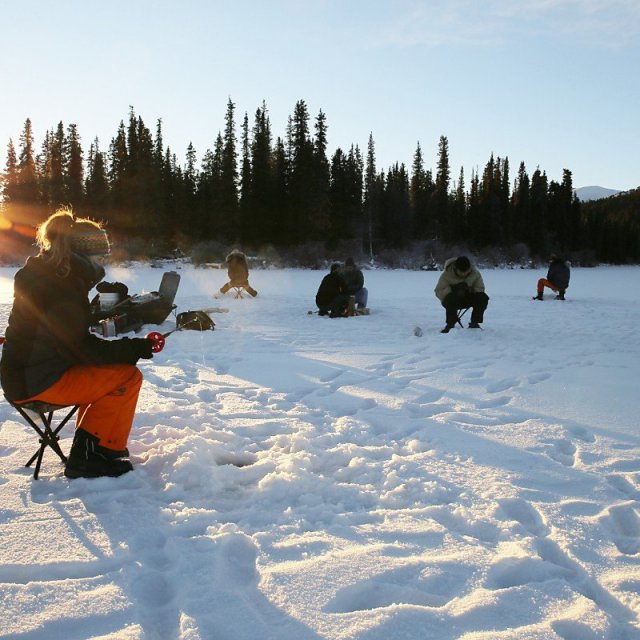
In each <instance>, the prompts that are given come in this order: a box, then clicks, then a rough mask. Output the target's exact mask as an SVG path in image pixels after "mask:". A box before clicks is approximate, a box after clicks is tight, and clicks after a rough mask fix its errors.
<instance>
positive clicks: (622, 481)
mask: <svg viewBox="0 0 640 640" xmlns="http://www.w3.org/2000/svg"><path fill="white" fill-rule="evenodd" d="M607 480H608V481H609V484H610V485H611V486H612V487H613V488H614V489H617V490H618V491H620V492H621V493H623V494H624V495H626V496H627V497H628V498H630V499H631V500H640V490H639V489H638V488H637V487H636V485H635V484H634V483H633V481H632V480H630V479H629V478H628V477H627V476H626V474H621V473H611V474H609V475H608V476H607Z"/></svg>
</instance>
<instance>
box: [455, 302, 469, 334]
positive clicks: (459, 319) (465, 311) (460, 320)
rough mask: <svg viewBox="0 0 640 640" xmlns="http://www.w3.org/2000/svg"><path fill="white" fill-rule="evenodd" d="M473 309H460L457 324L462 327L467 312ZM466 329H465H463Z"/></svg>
mask: <svg viewBox="0 0 640 640" xmlns="http://www.w3.org/2000/svg"><path fill="white" fill-rule="evenodd" d="M469 309H471V307H464V308H462V309H458V317H457V318H456V322H457V323H458V324H459V325H460V326H461V327H462V318H463V316H464V314H465V313H467V311H469ZM462 328H463V329H464V327H462Z"/></svg>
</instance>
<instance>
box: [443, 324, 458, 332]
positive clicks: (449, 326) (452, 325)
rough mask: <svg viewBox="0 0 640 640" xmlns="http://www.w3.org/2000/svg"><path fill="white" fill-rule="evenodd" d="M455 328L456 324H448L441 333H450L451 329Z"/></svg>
mask: <svg viewBox="0 0 640 640" xmlns="http://www.w3.org/2000/svg"><path fill="white" fill-rule="evenodd" d="M455 326H456V325H455V324H447V325H446V326H445V328H444V329H442V331H440V333H449V331H451V329H453V327H455Z"/></svg>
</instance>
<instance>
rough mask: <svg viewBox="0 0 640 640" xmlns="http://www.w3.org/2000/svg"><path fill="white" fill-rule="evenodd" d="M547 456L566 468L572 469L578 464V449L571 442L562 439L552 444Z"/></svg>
mask: <svg viewBox="0 0 640 640" xmlns="http://www.w3.org/2000/svg"><path fill="white" fill-rule="evenodd" d="M547 454H548V456H549V457H550V458H551V459H552V460H555V461H556V462H559V463H560V464H563V465H564V466H565V467H572V466H573V465H574V464H575V463H576V447H575V445H574V444H573V442H571V440H567V439H561V440H556V441H554V442H552V443H551V448H550V449H549V450H548V451H547Z"/></svg>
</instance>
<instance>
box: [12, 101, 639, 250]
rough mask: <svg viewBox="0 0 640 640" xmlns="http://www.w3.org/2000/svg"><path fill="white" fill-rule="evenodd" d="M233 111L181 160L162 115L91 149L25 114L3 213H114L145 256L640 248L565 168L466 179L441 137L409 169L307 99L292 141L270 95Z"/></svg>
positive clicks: (36, 217) (492, 168)
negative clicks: (39, 138) (428, 158)
mask: <svg viewBox="0 0 640 640" xmlns="http://www.w3.org/2000/svg"><path fill="white" fill-rule="evenodd" d="M224 120H225V121H224V129H223V130H221V131H220V132H219V133H218V135H217V137H216V139H215V141H214V144H213V145H212V147H213V148H212V149H207V150H206V151H205V153H204V154H203V156H202V158H201V160H200V162H198V158H197V154H196V149H195V148H194V147H193V145H192V144H189V146H188V148H187V150H186V156H185V158H184V161H183V162H179V161H178V158H177V156H176V155H175V153H173V152H172V151H171V149H170V148H169V147H168V146H166V147H165V144H164V141H163V132H162V121H161V120H159V121H158V122H157V123H156V125H155V130H154V131H153V132H152V131H151V130H150V129H149V128H148V127H147V126H146V124H145V123H144V122H143V120H142V118H141V117H140V116H138V115H136V114H135V112H134V109H133V108H131V110H130V113H129V118H128V122H126V123H125V121H121V122H120V125H119V127H118V129H117V132H116V134H115V136H114V137H113V138H112V139H111V141H110V143H109V146H108V149H106V150H103V149H102V148H101V146H100V142H99V140H98V139H94V140H93V142H92V143H91V144H90V145H89V148H88V150H86V151H85V150H84V149H83V146H82V144H81V138H80V135H79V132H78V130H77V127H76V125H74V124H70V125H68V126H67V127H65V126H64V124H63V123H62V122H60V123H59V124H58V125H57V127H55V128H53V129H51V130H49V131H47V133H46V135H45V138H44V141H43V142H42V145H41V147H40V149H39V150H37V149H36V143H35V140H34V136H33V131H32V123H31V121H30V120H29V119H27V120H26V122H25V124H24V128H23V130H22V132H21V134H20V138H19V144H18V148H17V149H16V146H15V145H14V143H13V141H12V140H10V141H9V144H8V152H7V163H6V168H5V171H4V173H3V174H2V184H1V188H2V196H3V202H2V208H3V212H4V216H5V218H8V219H9V220H12V221H13V222H15V223H19V224H30V225H35V224H37V223H38V222H40V221H41V220H43V219H45V218H46V217H47V216H48V215H49V213H51V211H53V210H55V209H56V208H58V207H59V206H61V205H70V206H72V207H73V209H74V210H75V211H76V212H77V213H78V214H82V215H89V216H91V217H93V218H96V219H101V220H104V221H105V222H106V223H107V224H108V228H109V231H110V233H111V234H112V235H113V236H114V237H116V239H121V240H127V241H129V242H130V243H131V239H132V238H135V239H138V241H139V242H140V243H141V246H144V247H145V250H146V252H147V255H149V254H153V253H155V254H156V255H160V254H161V253H163V252H166V251H168V250H169V249H172V248H175V247H180V248H182V249H185V248H186V250H187V251H189V249H190V248H192V247H194V246H195V245H197V244H202V243H203V242H204V243H206V242H207V241H216V242H218V243H220V244H221V245H225V246H229V245H231V244H234V245H236V246H242V247H244V248H245V250H255V251H260V250H261V249H262V248H264V247H265V246H273V247H276V248H278V249H292V248H295V247H305V246H309V245H310V244H315V246H322V247H324V249H325V250H326V251H327V252H328V253H330V252H331V251H332V250H334V249H335V248H336V247H338V246H340V245H344V243H351V246H355V247H358V248H359V249H360V250H361V251H362V253H363V254H364V255H367V256H370V257H372V258H374V257H375V256H378V255H381V254H383V253H384V252H389V251H402V250H406V249H407V248H408V247H411V246H416V245H420V243H422V244H421V245H420V246H426V244H425V243H428V242H431V243H433V242H434V241H435V242H438V243H440V244H441V245H446V246H452V245H457V246H460V245H464V246H465V247H468V248H469V249H470V250H474V251H481V250H483V249H487V248H509V247H514V246H516V247H519V251H520V253H521V254H527V255H532V256H536V255H543V256H544V255H546V254H547V253H548V252H550V251H560V252H563V253H565V254H576V253H578V252H588V251H592V252H595V254H597V255H596V256H595V257H596V258H599V259H607V260H615V261H619V262H621V261H627V260H637V259H638V258H639V257H640V248H639V247H638V237H637V236H638V233H637V221H636V223H635V224H632V225H631V227H630V226H629V221H630V219H629V216H628V215H627V214H626V213H624V212H616V211H613V210H609V209H607V214H606V215H605V216H601V215H600V214H597V213H593V214H591V213H590V214H589V215H585V214H584V212H583V208H581V204H580V202H579V201H578V200H577V199H576V197H575V194H574V189H573V184H572V175H571V172H570V171H569V170H564V171H563V175H562V180H561V181H560V182H556V181H554V180H549V179H548V177H547V175H546V173H545V172H544V171H542V170H541V169H539V168H536V170H535V171H534V172H533V174H531V175H529V174H528V172H527V170H526V167H525V165H524V163H521V164H520V165H519V166H518V168H517V170H516V171H515V175H514V176H513V179H512V176H511V167H510V164H509V160H508V158H500V157H493V156H491V158H490V159H489V160H488V162H487V164H486V166H485V167H484V169H483V170H482V171H481V172H480V171H474V172H472V173H471V175H470V176H469V178H468V181H467V177H466V176H465V174H464V169H460V172H459V174H457V176H456V177H455V179H453V178H452V175H451V173H452V172H451V167H450V165H449V147H448V140H447V138H446V137H445V136H442V137H441V138H440V140H439V145H438V153H437V166H436V168H435V171H433V170H432V169H428V168H426V166H425V161H424V156H423V151H422V148H421V146H420V144H419V143H418V145H417V147H416V150H415V153H414V156H413V162H412V165H411V168H410V170H409V169H408V168H407V167H406V166H405V165H404V164H402V163H396V164H394V165H393V166H391V167H389V168H388V169H386V170H380V169H379V168H378V167H377V164H376V153H375V143H374V139H373V136H372V135H370V137H369V140H368V145H367V148H366V150H364V151H362V150H361V149H360V148H359V147H358V146H357V145H353V144H352V145H351V146H350V147H349V148H348V149H347V148H345V149H342V148H338V149H336V150H335V151H334V152H333V153H332V154H331V155H329V153H328V149H327V129H328V124H327V119H326V115H325V114H324V113H323V112H322V111H320V112H319V113H318V115H317V116H316V117H315V118H312V117H311V115H310V113H309V110H308V108H307V105H306V104H305V102H304V101H302V100H301V101H299V102H297V103H296V105H295V109H294V111H293V114H292V115H291V116H289V118H288V121H287V126H286V133H285V136H284V137H283V138H281V137H274V135H273V132H272V126H271V122H270V118H269V115H268V111H267V107H266V105H265V104H264V103H263V104H262V105H261V106H260V107H259V108H258V109H257V110H256V111H255V114H254V115H253V118H252V119H251V120H250V118H249V116H248V114H246V113H245V114H244V117H243V118H242V121H241V123H240V125H239V127H238V125H237V123H236V108H235V104H234V103H233V102H232V101H231V100H229V101H228V103H227V108H226V113H225V119H224ZM512 180H513V181H512ZM467 185H468V186H467ZM583 207H584V205H583ZM603 218H606V220H605V221H603ZM630 232H632V233H630ZM634 233H635V238H633V234H634ZM630 235H631V236H632V237H629V236H630ZM426 257H427V256H425V258H426ZM523 257H524V256H523Z"/></svg>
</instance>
